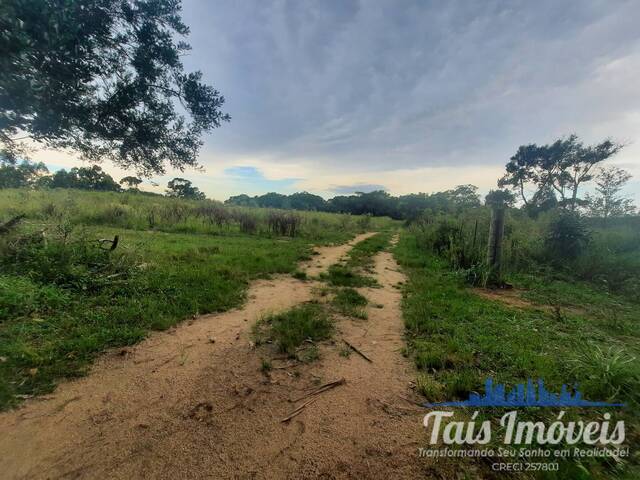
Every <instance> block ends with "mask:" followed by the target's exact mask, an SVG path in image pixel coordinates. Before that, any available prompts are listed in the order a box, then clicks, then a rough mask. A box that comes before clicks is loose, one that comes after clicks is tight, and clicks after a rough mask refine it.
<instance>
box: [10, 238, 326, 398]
mask: <svg viewBox="0 0 640 480" xmlns="http://www.w3.org/2000/svg"><path fill="white" fill-rule="evenodd" d="M115 234H118V235H120V243H119V245H118V248H117V249H116V250H115V251H114V252H104V251H102V250H100V249H98V248H96V247H95V246H85V243H83V242H81V241H80V238H83V239H85V238H88V239H96V238H113V236H114V235H115ZM337 239H338V236H336V235H334V234H333V232H331V234H330V235H329V237H327V240H328V241H335V240H337ZM76 240H77V241H76ZM87 245H93V243H91V244H87ZM7 248H8V249H9V250H8V251H10V252H12V255H13V256H12V257H11V258H9V256H8V255H5V256H4V257H3V259H2V262H3V264H2V270H1V271H2V273H1V274H0V410H1V409H6V408H9V407H11V406H15V405H16V404H18V403H19V402H20V401H21V400H22V399H23V398H25V397H27V396H31V395H37V394H42V393H46V392H49V391H51V390H52V389H53V388H54V386H55V384H56V382H57V381H58V380H59V379H61V378H65V377H67V378H68V377H74V376H78V375H82V374H83V373H84V371H85V369H86V367H87V366H88V365H89V363H90V362H91V360H92V359H93V358H94V357H95V355H96V354H98V353H99V352H101V351H103V350H104V349H105V348H109V347H117V346H124V345H130V344H133V343H135V342H138V341H140V340H141V339H142V338H144V336H145V335H146V334H147V333H148V332H149V331H150V330H155V329H165V328H168V327H170V326H172V325H175V324H177V323H178V322H180V321H181V320H183V319H184V318H188V317H190V316H192V315H197V314H203V313H209V312H217V311H224V310H228V309H230V308H233V307H235V306H238V305H240V304H241V303H242V301H243V300H244V296H245V293H246V288H247V285H248V282H249V281H250V280H252V279H254V278H258V277H265V276H268V275H270V274H276V273H291V272H292V271H293V270H294V269H295V267H296V264H297V262H298V261H299V260H301V259H304V258H308V257H309V253H310V250H311V248H310V243H309V239H306V238H299V237H296V238H265V237H260V236H245V235H225V236H212V235H204V234H179V233H165V232H154V231H138V230H123V229H121V228H118V229H116V228H107V227H83V228H79V229H74V231H73V232H72V233H71V234H70V235H69V238H68V239H67V241H66V244H62V243H55V242H53V238H49V242H48V244H47V245H46V246H43V245H40V244H38V245H30V244H27V245H22V244H20V246H19V248H18V247H16V246H15V245H13V244H12V245H9V246H7ZM25 249H26V250H25Z"/></svg>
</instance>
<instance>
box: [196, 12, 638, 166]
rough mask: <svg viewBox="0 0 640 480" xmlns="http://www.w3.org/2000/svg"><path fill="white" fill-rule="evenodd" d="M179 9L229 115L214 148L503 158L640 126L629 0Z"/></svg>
mask: <svg viewBox="0 0 640 480" xmlns="http://www.w3.org/2000/svg"><path fill="white" fill-rule="evenodd" d="M184 9H185V11H184V17H185V21H186V23H187V24H188V25H190V26H191V30H192V34H191V37H190V42H191V44H192V45H193V47H194V49H193V51H192V53H191V55H190V56H189V57H187V59H186V63H187V64H188V66H189V67H192V68H199V69H202V70H203V72H204V73H205V77H206V78H207V79H208V80H209V81H210V82H211V83H213V84H214V85H215V86H216V87H217V88H219V89H220V90H221V91H222V92H223V94H224V95H225V96H226V97H227V100H228V103H227V106H228V111H229V112H230V113H231V114H232V116H233V120H232V122H231V123H230V124H229V125H225V126H223V128H221V129H219V130H217V131H215V132H214V133H213V134H212V135H211V137H210V138H208V139H207V143H206V148H205V153H209V154H211V156H212V157H213V158H214V160H213V161H215V156H216V155H218V156H219V155H237V156H244V157H251V156H262V157H268V158H269V159H270V161H272V162H291V161H296V162H299V163H305V164H307V165H312V166H313V165H318V167H317V168H320V166H319V165H322V168H328V167H331V168H343V169H344V168H349V169H350V170H351V171H353V170H355V169H366V170H367V171H381V170H389V169H393V168H418V167H427V166H447V165H456V166H463V165H469V166H472V165H473V166H478V165H489V164H493V165H495V164H496V163H505V162H506V160H507V159H508V157H509V156H510V155H511V154H512V153H513V152H514V151H515V149H516V148H517V146H518V145H520V144H522V143H525V142H532V141H533V142H545V141H550V140H552V139H553V138H554V137H556V136H560V135H562V134H566V133H571V132H576V133H578V134H579V135H581V136H583V137H584V138H585V139H586V140H588V141H596V140H600V139H601V138H602V137H605V136H609V135H611V136H614V137H621V138H623V139H628V137H630V136H633V135H635V134H636V133H635V132H636V131H637V126H638V115H640V91H639V90H638V89H637V88H636V82H637V77H638V74H639V73H640V31H639V30H638V28H637V25H638V21H639V20H640V8H639V6H638V4H637V2H635V1H634V0H630V1H605V0H580V1H578V0H575V1H563V2H558V1H557V0H543V1H537V2H529V1H524V0H523V1H515V2H514V1H497V0H493V1H483V2H472V1H463V0H459V1H450V2H436V1H432V2H428V1H415V2H396V1H392V0H388V1H360V2H358V1H345V0H336V1H322V2H320V1H258V0H255V1H245V2H237V1H235V0H221V1H217V2H215V3H211V2H208V1H204V0H198V1H195V0H191V1H188V2H184ZM634 119H635V120H634ZM631 139H632V140H633V138H631Z"/></svg>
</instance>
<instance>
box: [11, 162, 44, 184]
mask: <svg viewBox="0 0 640 480" xmlns="http://www.w3.org/2000/svg"><path fill="white" fill-rule="evenodd" d="M47 173H49V170H48V169H47V167H46V165H45V164H44V163H42V162H38V163H34V162H30V161H28V160H23V161H22V162H21V163H19V164H18V163H16V164H12V163H8V162H2V163H0V188H23V187H32V186H35V185H36V184H37V182H38V180H39V179H40V178H41V177H43V176H44V175H46V174H47Z"/></svg>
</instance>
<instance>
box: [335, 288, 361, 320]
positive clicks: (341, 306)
mask: <svg viewBox="0 0 640 480" xmlns="http://www.w3.org/2000/svg"><path fill="white" fill-rule="evenodd" d="M332 303H333V305H334V306H335V307H336V309H337V310H338V311H339V312H340V313H342V314H343V315H347V316H349V317H355V318H360V319H363V320H364V319H366V318H367V312H365V311H364V308H363V307H364V306H366V305H367V299H366V298H365V297H363V296H362V295H360V293H358V291H357V290H355V289H353V288H342V289H340V290H338V292H337V293H336V295H335V296H334V297H333V301H332Z"/></svg>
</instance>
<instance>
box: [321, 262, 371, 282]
mask: <svg viewBox="0 0 640 480" xmlns="http://www.w3.org/2000/svg"><path fill="white" fill-rule="evenodd" d="M323 278H326V279H327V280H328V282H329V283H330V284H331V285H333V286H336V287H370V286H374V285H376V284H377V282H376V280H375V279H374V278H371V277H366V276H364V275H360V274H358V273H356V272H354V271H353V270H352V269H351V268H349V267H347V266H344V265H331V266H330V267H329V270H328V272H327V274H326V275H323Z"/></svg>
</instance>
